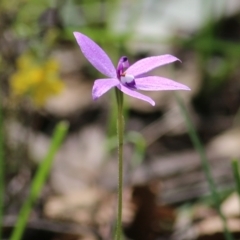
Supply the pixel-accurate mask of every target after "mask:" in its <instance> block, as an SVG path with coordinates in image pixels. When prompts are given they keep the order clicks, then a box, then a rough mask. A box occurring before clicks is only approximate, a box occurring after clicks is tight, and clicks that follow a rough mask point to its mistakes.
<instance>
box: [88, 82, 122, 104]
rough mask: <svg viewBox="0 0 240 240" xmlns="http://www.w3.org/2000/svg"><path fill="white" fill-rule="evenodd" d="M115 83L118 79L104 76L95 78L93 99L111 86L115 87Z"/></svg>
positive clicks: (116, 83)
mask: <svg viewBox="0 0 240 240" xmlns="http://www.w3.org/2000/svg"><path fill="white" fill-rule="evenodd" d="M117 85H119V81H118V79H116V78H104V79H97V80H95V82H94V85H93V89H92V97H93V100H97V99H98V98H99V97H101V96H102V95H103V94H104V93H106V92H107V91H109V90H110V89H111V88H113V87H116V86H117Z"/></svg>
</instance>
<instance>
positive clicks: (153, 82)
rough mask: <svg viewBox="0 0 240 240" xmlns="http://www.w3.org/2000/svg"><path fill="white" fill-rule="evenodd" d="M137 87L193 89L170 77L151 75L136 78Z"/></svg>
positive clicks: (146, 88)
mask: <svg viewBox="0 0 240 240" xmlns="http://www.w3.org/2000/svg"><path fill="white" fill-rule="evenodd" d="M135 82H136V89H138V90H146V91H159V90H160V91H161V90H162V91H164V90H191V89H190V88H189V87H187V86H185V85H184V84H181V83H178V82H175V81H173V80H171V79H168V78H163V77H157V76H149V77H144V78H135Z"/></svg>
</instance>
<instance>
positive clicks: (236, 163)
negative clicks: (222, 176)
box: [232, 159, 240, 206]
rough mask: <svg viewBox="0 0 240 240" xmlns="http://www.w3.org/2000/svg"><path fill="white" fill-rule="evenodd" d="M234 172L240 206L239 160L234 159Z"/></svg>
mask: <svg viewBox="0 0 240 240" xmlns="http://www.w3.org/2000/svg"><path fill="white" fill-rule="evenodd" d="M232 170H233V175H234V179H235V183H236V188H237V193H238V198H239V206H240V168H239V160H238V159H234V160H232Z"/></svg>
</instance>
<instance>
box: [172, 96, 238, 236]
mask: <svg viewBox="0 0 240 240" xmlns="http://www.w3.org/2000/svg"><path fill="white" fill-rule="evenodd" d="M175 97H176V100H177V102H178V104H179V107H180V109H181V111H182V113H183V116H184V118H185V122H186V126H187V128H188V132H189V136H190V138H191V140H192V143H193V145H194V147H195V149H196V150H197V151H198V153H199V155H200V159H201V163H202V167H203V170H204V173H205V176H206V179H207V182H208V185H209V189H210V191H211V195H212V198H213V200H214V205H215V208H216V210H217V212H218V214H219V216H220V218H221V219H222V222H223V228H224V236H225V239H226V240H234V238H233V235H232V234H231V232H230V231H229V229H228V225H227V222H226V218H225V216H224V215H223V213H222V211H221V208H220V204H221V199H220V196H219V193H218V191H217V187H216V185H215V182H214V180H213V176H212V172H211V169H210V165H209V162H208V158H207V155H206V152H205V150H204V147H203V145H202V143H201V141H200V139H199V137H198V134H197V132H196V130H195V128H194V125H193V123H192V121H191V118H190V116H189V114H188V112H187V109H186V107H185V105H184V103H183V101H182V99H181V97H180V96H179V95H178V94H175Z"/></svg>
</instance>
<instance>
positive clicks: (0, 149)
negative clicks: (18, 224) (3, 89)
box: [0, 103, 5, 240]
mask: <svg viewBox="0 0 240 240" xmlns="http://www.w3.org/2000/svg"><path fill="white" fill-rule="evenodd" d="M3 125H4V123H3V110H2V103H0V240H1V239H2V230H3V214H4V211H3V208H4V171H5V164H4V130H3V128H4V126H3Z"/></svg>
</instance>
